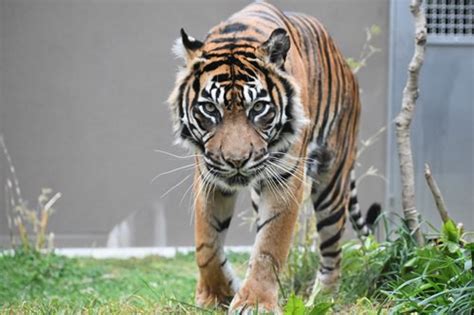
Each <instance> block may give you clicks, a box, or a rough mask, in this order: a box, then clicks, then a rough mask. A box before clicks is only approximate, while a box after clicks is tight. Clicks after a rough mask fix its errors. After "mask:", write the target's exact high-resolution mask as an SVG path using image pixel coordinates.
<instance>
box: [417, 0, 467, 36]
mask: <svg viewBox="0 0 474 315" xmlns="http://www.w3.org/2000/svg"><path fill="white" fill-rule="evenodd" d="M426 22H427V29H428V34H429V35H430V37H435V38H438V37H461V38H463V37H464V38H466V37H472V36H473V35H474V0H427V1H426Z"/></svg>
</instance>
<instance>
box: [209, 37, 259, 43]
mask: <svg viewBox="0 0 474 315" xmlns="http://www.w3.org/2000/svg"><path fill="white" fill-rule="evenodd" d="M210 42H211V43H236V42H254V43H260V41H259V40H258V39H256V38H255V37H253V36H244V37H234V36H232V37H221V38H215V39H211V40H210Z"/></svg>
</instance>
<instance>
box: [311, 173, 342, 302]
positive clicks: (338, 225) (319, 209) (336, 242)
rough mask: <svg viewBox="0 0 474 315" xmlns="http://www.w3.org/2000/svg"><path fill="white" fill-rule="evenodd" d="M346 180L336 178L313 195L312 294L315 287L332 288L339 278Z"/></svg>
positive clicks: (325, 289) (316, 288)
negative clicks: (315, 260)
mask: <svg viewBox="0 0 474 315" xmlns="http://www.w3.org/2000/svg"><path fill="white" fill-rule="evenodd" d="M346 186H347V185H346V182H345V181H342V180H337V181H336V183H335V185H334V186H332V185H328V186H327V187H326V188H325V189H324V190H323V191H322V193H321V194H319V195H318V196H314V197H313V198H314V199H313V203H314V210H315V213H316V221H317V226H316V229H317V232H318V236H319V254H320V264H319V270H318V272H317V276H316V283H315V287H314V290H313V294H316V293H317V292H315V291H316V290H318V289H322V290H324V291H327V290H332V289H335V287H336V286H337V284H338V280H339V278H340V264H341V258H342V257H341V242H340V240H341V237H342V235H343V233H344V227H345V222H346V213H347V205H348V202H347V198H348V193H347V188H346Z"/></svg>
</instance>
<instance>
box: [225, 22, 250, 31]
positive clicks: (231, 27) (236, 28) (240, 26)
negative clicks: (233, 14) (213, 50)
mask: <svg viewBox="0 0 474 315" xmlns="http://www.w3.org/2000/svg"><path fill="white" fill-rule="evenodd" d="M247 28H248V26H247V25H245V24H242V23H238V22H236V23H232V24H228V25H226V26H224V28H223V29H221V30H220V32H219V33H220V34H227V33H237V32H243V31H245V30H246V29H247Z"/></svg>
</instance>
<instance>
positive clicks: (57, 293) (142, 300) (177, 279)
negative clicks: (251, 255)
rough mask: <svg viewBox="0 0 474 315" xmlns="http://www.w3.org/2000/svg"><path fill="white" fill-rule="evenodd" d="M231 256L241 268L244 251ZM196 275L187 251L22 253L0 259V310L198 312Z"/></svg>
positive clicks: (41, 311) (6, 311)
mask: <svg viewBox="0 0 474 315" xmlns="http://www.w3.org/2000/svg"><path fill="white" fill-rule="evenodd" d="M231 259H232V260H233V261H234V264H235V266H236V267H237V268H236V269H237V270H239V271H240V272H241V271H242V270H243V268H240V267H239V266H241V267H243V266H244V265H245V261H246V259H247V258H246V255H242V254H240V255H237V254H232V255H231ZM196 275H197V269H196V267H195V262H194V257H193V255H191V254H189V255H177V256H176V258H173V259H165V258H160V257H148V258H144V259H126V260H118V259H106V260H96V259H90V258H66V257H63V256H58V255H55V254H48V255H39V254H37V253H29V254H28V253H21V252H20V253H18V254H16V255H14V256H3V257H0V309H1V310H2V312H4V313H9V312H10V311H11V312H13V313H19V312H23V313H45V314H46V313H48V314H50V313H77V312H92V311H93V313H104V314H106V313H111V312H113V313H123V314H126V313H127V314H128V313H150V312H165V311H178V312H192V313H196V312H199V309H197V308H195V307H194V306H193V304H194V302H193V297H194V286H195V284H196ZM188 304H189V305H188ZM203 313H207V312H203Z"/></svg>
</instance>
